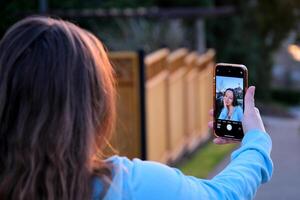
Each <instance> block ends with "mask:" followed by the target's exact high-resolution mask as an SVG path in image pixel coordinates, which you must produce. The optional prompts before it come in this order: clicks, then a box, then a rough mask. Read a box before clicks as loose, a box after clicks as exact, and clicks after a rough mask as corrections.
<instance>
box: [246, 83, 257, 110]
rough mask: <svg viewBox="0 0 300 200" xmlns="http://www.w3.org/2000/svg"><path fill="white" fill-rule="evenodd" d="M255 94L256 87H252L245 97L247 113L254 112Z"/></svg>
mask: <svg viewBox="0 0 300 200" xmlns="http://www.w3.org/2000/svg"><path fill="white" fill-rule="evenodd" d="M254 93H255V87H254V86H250V87H249V88H248V89H247V92H246V95H245V112H247V111H250V110H253V109H254V107H255V105H254Z"/></svg>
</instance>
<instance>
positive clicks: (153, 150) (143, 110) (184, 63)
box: [110, 48, 215, 163]
mask: <svg viewBox="0 0 300 200" xmlns="http://www.w3.org/2000/svg"><path fill="white" fill-rule="evenodd" d="M214 57H215V52H214V51H213V50H208V51H207V52H206V53H205V54H202V55H199V54H198V53H196V52H189V51H188V49H184V48H182V49H178V50H175V51H173V52H170V50H168V49H160V50H158V51H155V52H153V53H151V54H148V55H146V56H144V55H143V54H142V53H141V52H139V53H138V52H111V53H110V58H111V61H112V63H113V66H114V68H115V70H116V72H117V79H118V87H117V91H118V100H117V113H118V114H117V115H118V119H117V128H116V132H115V134H114V136H113V138H112V142H111V143H112V145H113V146H114V148H116V149H117V150H118V152H119V154H120V155H124V156H128V157H129V158H135V157H138V158H141V159H147V160H155V161H159V162H163V163H168V162H173V161H175V160H176V159H178V158H179V157H180V156H181V155H182V154H183V153H184V152H186V151H193V150H194V148H195V147H197V146H198V144H199V143H201V142H204V141H206V140H207V139H208V138H209V136H210V134H209V130H208V128H207V123H208V121H209V115H208V111H209V109H210V108H212V105H213V104H212V102H213V101H212V99H213V97H212V95H213V66H214Z"/></svg>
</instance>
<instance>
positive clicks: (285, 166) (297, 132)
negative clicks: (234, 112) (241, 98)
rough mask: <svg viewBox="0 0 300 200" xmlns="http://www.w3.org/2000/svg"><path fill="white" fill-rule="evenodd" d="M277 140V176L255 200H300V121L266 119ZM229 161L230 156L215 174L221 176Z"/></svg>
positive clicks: (274, 143)
mask: <svg viewBox="0 0 300 200" xmlns="http://www.w3.org/2000/svg"><path fill="white" fill-rule="evenodd" d="M263 121H264V123H265V126H266V129H267V132H268V133H269V134H270V135H271V138H272V140H273V150H272V154H271V156H272V159H273V162H274V174H273V178H272V179H271V181H270V182H269V183H267V184H265V185H263V186H262V187H260V188H259V190H258V192H257V195H256V197H255V200H268V199H276V200H285V199H288V200H298V199H300V119H299V118H298V119H289V118H275V117H263ZM228 162H229V157H227V158H226V159H225V160H224V161H223V162H222V163H221V164H220V165H219V166H218V167H217V168H216V170H215V171H214V172H213V173H212V175H211V176H210V177H212V176H214V174H217V173H218V172H220V171H221V170H222V169H223V168H224V167H225V166H226V165H227V164H228Z"/></svg>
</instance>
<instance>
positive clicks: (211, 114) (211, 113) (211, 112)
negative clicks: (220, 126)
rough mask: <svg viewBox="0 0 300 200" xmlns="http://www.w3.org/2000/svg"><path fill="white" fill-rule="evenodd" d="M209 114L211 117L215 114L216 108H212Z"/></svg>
mask: <svg viewBox="0 0 300 200" xmlns="http://www.w3.org/2000/svg"><path fill="white" fill-rule="evenodd" d="M209 115H210V116H211V117H213V116H214V109H210V110H209Z"/></svg>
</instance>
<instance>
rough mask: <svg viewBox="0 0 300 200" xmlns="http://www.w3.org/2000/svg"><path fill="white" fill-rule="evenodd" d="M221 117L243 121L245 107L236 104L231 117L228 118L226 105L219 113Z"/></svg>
mask: <svg viewBox="0 0 300 200" xmlns="http://www.w3.org/2000/svg"><path fill="white" fill-rule="evenodd" d="M219 119H224V120H233V121H242V120H243V109H242V108H241V107H240V106H235V107H234V109H233V113H232V116H231V119H228V109H227V107H224V108H223V109H222V111H221V113H220V115H219Z"/></svg>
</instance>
